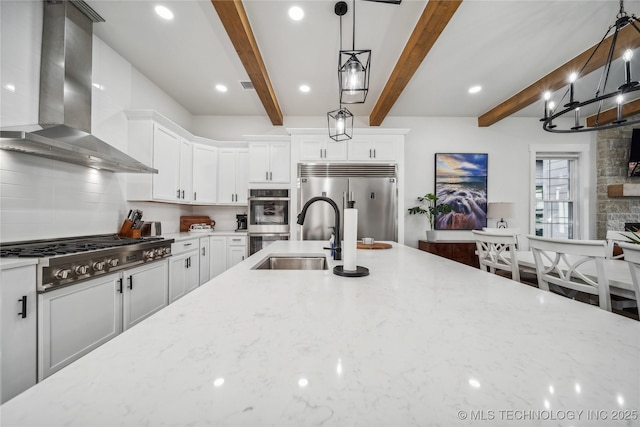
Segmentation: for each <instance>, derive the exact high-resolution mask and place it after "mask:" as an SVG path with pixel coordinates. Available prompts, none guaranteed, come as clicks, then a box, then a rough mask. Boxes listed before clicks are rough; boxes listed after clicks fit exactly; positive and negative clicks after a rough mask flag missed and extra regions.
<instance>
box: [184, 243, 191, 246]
mask: <svg viewBox="0 0 640 427" xmlns="http://www.w3.org/2000/svg"><path fill="white" fill-rule="evenodd" d="M191 245H193V243H185V244H184V246H185V247H187V246H191Z"/></svg>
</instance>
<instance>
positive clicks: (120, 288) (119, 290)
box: [118, 277, 122, 293]
mask: <svg viewBox="0 0 640 427" xmlns="http://www.w3.org/2000/svg"><path fill="white" fill-rule="evenodd" d="M118 282H120V286H119V287H118V292H120V293H122V277H121V278H120V280H118Z"/></svg>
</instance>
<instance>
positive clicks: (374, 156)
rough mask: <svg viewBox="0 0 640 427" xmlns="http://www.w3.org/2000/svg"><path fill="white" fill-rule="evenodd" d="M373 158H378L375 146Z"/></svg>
mask: <svg viewBox="0 0 640 427" xmlns="http://www.w3.org/2000/svg"><path fill="white" fill-rule="evenodd" d="M373 158H374V159H375V158H376V149H375V148H374V149H373Z"/></svg>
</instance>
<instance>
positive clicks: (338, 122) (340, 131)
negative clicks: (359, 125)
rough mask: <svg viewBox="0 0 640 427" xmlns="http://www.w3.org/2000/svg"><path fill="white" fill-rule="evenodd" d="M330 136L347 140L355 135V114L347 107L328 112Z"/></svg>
mask: <svg viewBox="0 0 640 427" xmlns="http://www.w3.org/2000/svg"><path fill="white" fill-rule="evenodd" d="M327 122H328V126H329V137H330V138H331V139H333V140H335V141H346V140H348V139H351V137H352V135H353V114H351V112H350V111H349V110H348V109H346V108H339V109H337V110H333V111H329V112H328V113H327Z"/></svg>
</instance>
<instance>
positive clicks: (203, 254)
mask: <svg viewBox="0 0 640 427" xmlns="http://www.w3.org/2000/svg"><path fill="white" fill-rule="evenodd" d="M204 249H205V248H202V256H206V254H205V253H204V252H205V251H204Z"/></svg>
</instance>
